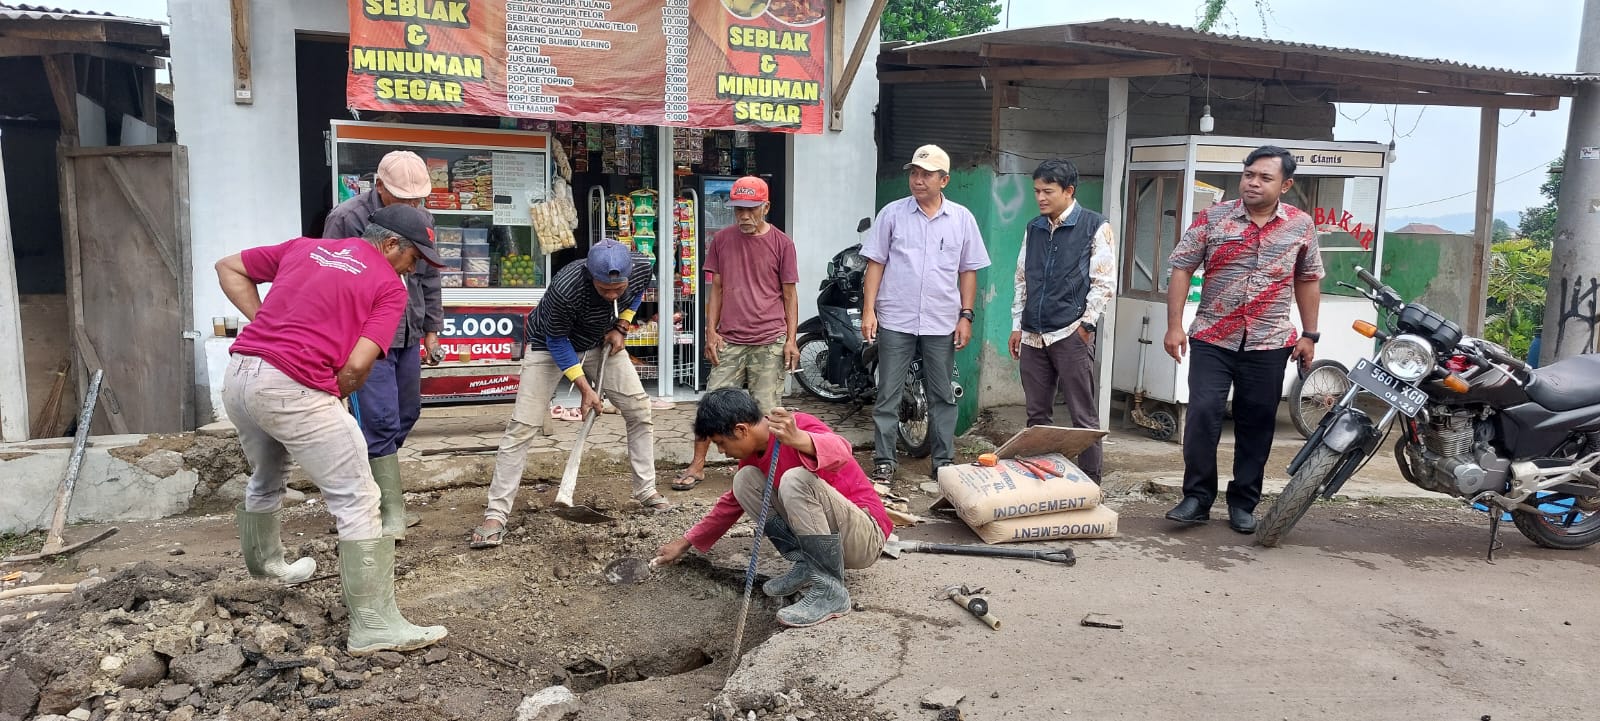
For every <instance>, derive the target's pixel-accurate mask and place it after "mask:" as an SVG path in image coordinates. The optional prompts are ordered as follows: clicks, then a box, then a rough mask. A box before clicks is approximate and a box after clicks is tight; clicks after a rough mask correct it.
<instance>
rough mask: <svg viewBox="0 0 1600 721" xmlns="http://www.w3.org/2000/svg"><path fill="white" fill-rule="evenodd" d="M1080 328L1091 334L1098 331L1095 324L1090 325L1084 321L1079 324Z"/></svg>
mask: <svg viewBox="0 0 1600 721" xmlns="http://www.w3.org/2000/svg"><path fill="white" fill-rule="evenodd" d="M1078 327H1080V328H1082V329H1084V330H1086V331H1089V332H1090V333H1094V332H1095V331H1096V328H1095V327H1094V324H1093V323H1090V322H1088V321H1084V322H1082V323H1079V324H1078Z"/></svg>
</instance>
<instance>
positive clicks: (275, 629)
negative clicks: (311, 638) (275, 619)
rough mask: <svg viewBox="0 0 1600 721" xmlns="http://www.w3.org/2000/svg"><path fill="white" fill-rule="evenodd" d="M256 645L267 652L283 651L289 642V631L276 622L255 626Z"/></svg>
mask: <svg viewBox="0 0 1600 721" xmlns="http://www.w3.org/2000/svg"><path fill="white" fill-rule="evenodd" d="M255 640H256V645H257V646H260V647H261V650H262V651H265V652H267V653H283V650H284V649H285V648H287V647H288V644H289V632H288V631H286V630H284V628H283V627H282V626H279V625H278V624H276V623H263V624H261V625H260V626H256V633H255Z"/></svg>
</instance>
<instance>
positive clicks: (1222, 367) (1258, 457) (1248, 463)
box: [1183, 338, 1294, 511]
mask: <svg viewBox="0 0 1600 721" xmlns="http://www.w3.org/2000/svg"><path fill="white" fill-rule="evenodd" d="M1293 352H1294V349H1293V348H1279V349H1275V350H1257V351H1238V350H1228V349H1227V348H1223V347H1221V346H1216V345H1212V344H1210V343H1206V342H1204V341H1198V340H1194V339H1192V338H1191V339H1190V340H1189V413H1188V419H1187V421H1186V422H1185V426H1184V430H1183V494H1184V495H1185V496H1193V497H1195V498H1198V499H1200V505H1201V506H1202V507H1204V508H1210V507H1211V504H1212V503H1213V502H1215V501H1216V499H1217V442H1218V441H1219V440H1221V438H1222V411H1223V408H1224V407H1225V406H1226V405H1227V402H1228V389H1229V388H1232V389H1233V438H1234V450H1233V481H1232V482H1230V483H1229V484H1228V505H1229V506H1230V507H1234V508H1242V509H1244V510H1246V511H1254V510H1255V508H1256V504H1257V503H1259V502H1260V501H1261V478H1262V474H1263V471H1264V470H1265V469H1266V466H1267V456H1268V455H1271V453H1272V433H1273V430H1274V429H1275V428H1276V426H1277V423H1278V400H1279V398H1280V397H1281V396H1282V395H1283V374H1284V371H1285V370H1286V368H1287V366H1288V364H1289V355H1290V354H1291V353H1293Z"/></svg>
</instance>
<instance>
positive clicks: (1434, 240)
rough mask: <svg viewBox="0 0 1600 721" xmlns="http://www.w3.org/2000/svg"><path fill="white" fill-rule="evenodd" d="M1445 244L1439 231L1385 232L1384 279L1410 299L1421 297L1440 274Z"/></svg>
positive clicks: (1401, 295) (1402, 295)
mask: <svg viewBox="0 0 1600 721" xmlns="http://www.w3.org/2000/svg"><path fill="white" fill-rule="evenodd" d="M1444 251H1445V248H1444V246H1443V244H1442V243H1441V242H1440V237H1439V236H1437V235H1413V234H1411V233H1406V234H1404V235H1401V234H1399V233H1384V234H1383V282H1385V283H1388V284H1389V286H1390V287H1392V288H1394V289H1395V290H1396V291H1398V292H1399V293H1400V297H1401V298H1405V299H1407V300H1410V299H1413V298H1421V297H1422V296H1423V295H1424V294H1425V293H1427V292H1428V285H1429V284H1430V283H1432V282H1433V279H1434V278H1436V277H1438V276H1439V270H1440V268H1439V260H1440V257H1441V256H1443V254H1444Z"/></svg>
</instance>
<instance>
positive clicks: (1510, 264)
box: [1483, 238, 1550, 358]
mask: <svg viewBox="0 0 1600 721" xmlns="http://www.w3.org/2000/svg"><path fill="white" fill-rule="evenodd" d="M1491 251H1492V252H1493V255H1492V256H1491V257H1490V261H1489V317H1488V318H1487V322H1485V323H1484V329H1483V334H1484V336H1485V337H1487V338H1488V339H1489V340H1492V341H1494V342H1496V343H1499V344H1500V345H1503V346H1505V347H1506V349H1508V350H1510V351H1511V352H1512V353H1515V354H1516V355H1517V357H1519V358H1525V357H1527V355H1528V347H1529V345H1530V344H1532V342H1533V336H1534V335H1535V334H1537V333H1538V332H1539V325H1540V323H1542V322H1543V321H1544V302H1545V286H1546V285H1549V283H1550V246H1549V245H1548V244H1547V245H1544V246H1540V245H1539V244H1538V243H1537V242H1535V241H1533V240H1531V239H1528V238H1517V239H1513V240H1508V241H1505V242H1501V243H1495V244H1494V246H1493V247H1492V248H1491Z"/></svg>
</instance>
